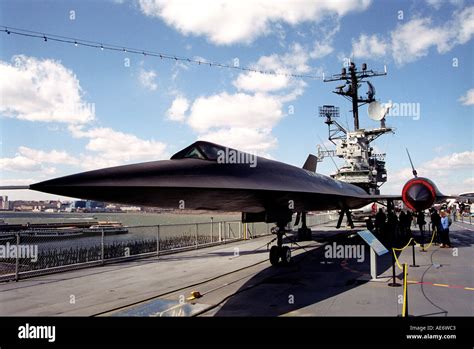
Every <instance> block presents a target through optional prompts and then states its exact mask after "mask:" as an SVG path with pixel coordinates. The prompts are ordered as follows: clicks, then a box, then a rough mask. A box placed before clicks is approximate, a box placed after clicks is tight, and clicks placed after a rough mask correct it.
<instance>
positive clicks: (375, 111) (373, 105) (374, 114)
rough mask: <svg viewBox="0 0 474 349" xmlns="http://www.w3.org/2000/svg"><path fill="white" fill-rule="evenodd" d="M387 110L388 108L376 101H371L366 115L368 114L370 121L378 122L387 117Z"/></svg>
mask: <svg viewBox="0 0 474 349" xmlns="http://www.w3.org/2000/svg"><path fill="white" fill-rule="evenodd" d="M389 109H390V107H387V106H386V105H384V104H382V103H379V102H377V101H373V102H370V103H369V107H368V108H367V113H368V114H369V118H371V119H372V120H375V121H380V120H382V119H383V118H384V117H385V115H387V113H388V110H389Z"/></svg>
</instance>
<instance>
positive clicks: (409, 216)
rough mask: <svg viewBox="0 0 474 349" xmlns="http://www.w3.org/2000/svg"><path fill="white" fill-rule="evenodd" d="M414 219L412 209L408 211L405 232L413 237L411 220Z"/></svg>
mask: <svg viewBox="0 0 474 349" xmlns="http://www.w3.org/2000/svg"><path fill="white" fill-rule="evenodd" d="M412 221H413V214H412V213H411V211H407V218H406V225H405V232H406V234H407V235H408V236H410V237H411V222H412Z"/></svg>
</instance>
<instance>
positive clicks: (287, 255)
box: [280, 246, 291, 265]
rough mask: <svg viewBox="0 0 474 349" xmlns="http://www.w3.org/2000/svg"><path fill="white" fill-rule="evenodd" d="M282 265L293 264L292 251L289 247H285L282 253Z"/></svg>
mask: <svg viewBox="0 0 474 349" xmlns="http://www.w3.org/2000/svg"><path fill="white" fill-rule="evenodd" d="M280 257H281V263H282V264H283V265H288V264H290V262H291V250H290V248H289V247H288V246H283V247H282V248H281V251H280Z"/></svg>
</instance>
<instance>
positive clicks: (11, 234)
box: [0, 221, 128, 243]
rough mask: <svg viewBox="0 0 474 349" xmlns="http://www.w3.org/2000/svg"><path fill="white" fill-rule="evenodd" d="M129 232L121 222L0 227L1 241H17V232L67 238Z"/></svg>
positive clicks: (23, 235) (25, 235)
mask: <svg viewBox="0 0 474 349" xmlns="http://www.w3.org/2000/svg"><path fill="white" fill-rule="evenodd" d="M102 232H104V234H105V235H115V234H127V233H128V229H127V228H125V227H124V226H123V224H122V223H120V222H109V221H105V222H97V221H94V222H89V224H84V222H81V223H80V224H79V223H78V224H75V223H69V224H68V225H66V224H64V223H48V224H30V223H27V224H8V223H4V224H2V225H1V229H0V243H1V242H7V241H10V242H11V241H15V240H16V236H17V234H20V235H21V237H34V238H53V239H67V238H80V237H84V236H93V235H101V234H102Z"/></svg>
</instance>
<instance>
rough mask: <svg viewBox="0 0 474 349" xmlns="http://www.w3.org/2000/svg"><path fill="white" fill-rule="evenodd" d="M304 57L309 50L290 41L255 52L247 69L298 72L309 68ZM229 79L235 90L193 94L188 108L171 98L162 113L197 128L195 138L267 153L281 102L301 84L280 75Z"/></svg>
mask: <svg viewBox="0 0 474 349" xmlns="http://www.w3.org/2000/svg"><path fill="white" fill-rule="evenodd" d="M308 60H309V54H308V52H307V51H306V50H305V49H304V48H303V46H301V45H300V44H298V43H295V44H293V45H292V46H291V48H290V50H289V51H288V52H287V53H285V54H281V55H278V54H272V55H269V56H262V57H260V59H259V60H258V61H257V62H256V63H253V64H252V65H251V68H252V69H255V70H257V71H260V70H265V71H273V72H277V73H280V74H290V73H295V74H303V73H308V72H310V71H311V70H312V69H311V68H310V67H309V65H308ZM233 84H234V86H235V87H236V88H237V89H238V92H236V93H229V92H221V93H217V94H214V95H210V96H202V97H198V98H197V99H195V100H194V101H193V102H192V103H191V106H190V107H189V104H188V103H187V100H186V103H184V101H182V103H181V102H180V99H178V98H176V99H175V101H174V102H173V104H172V106H171V107H170V109H169V110H168V113H167V117H168V119H171V116H172V115H173V116H174V119H177V120H178V121H182V120H186V123H187V125H188V126H190V127H191V128H192V129H193V130H194V131H196V132H198V134H199V139H206V140H209V141H212V142H216V143H220V144H223V145H228V146H231V147H235V148H237V149H241V150H246V151H253V152H257V153H259V154H262V155H265V156H268V153H267V151H269V150H270V149H272V148H274V147H275V146H276V145H277V140H276V138H275V137H274V136H273V135H272V134H271V132H272V129H273V128H274V127H275V126H276V125H277V124H278V122H279V121H280V120H281V119H282V118H283V117H284V116H285V113H284V111H283V105H284V103H286V102H289V101H292V100H294V99H296V98H297V97H298V96H300V95H301V94H302V93H303V92H304V89H305V87H306V83H305V82H304V81H302V80H301V79H298V78H293V77H289V76H285V75H274V74H264V73H260V72H243V73H240V74H239V75H238V76H237V78H236V79H235V80H234V81H233ZM178 102H180V103H178ZM185 114H187V115H185Z"/></svg>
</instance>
